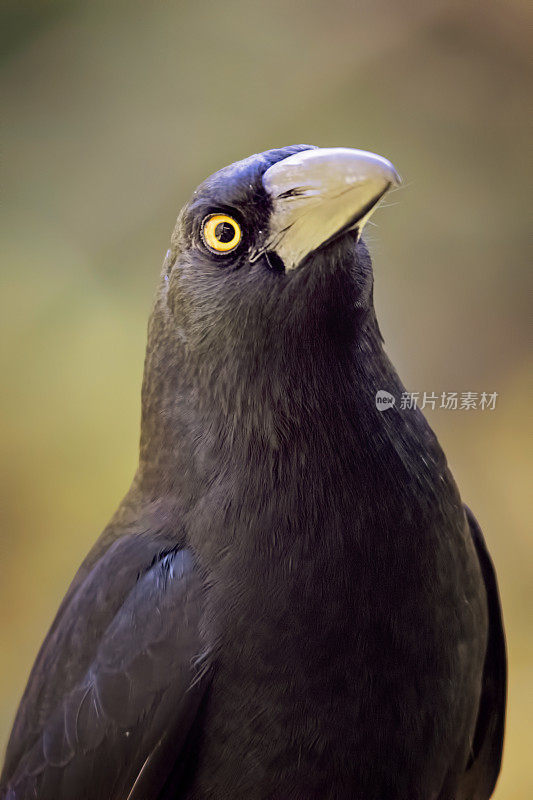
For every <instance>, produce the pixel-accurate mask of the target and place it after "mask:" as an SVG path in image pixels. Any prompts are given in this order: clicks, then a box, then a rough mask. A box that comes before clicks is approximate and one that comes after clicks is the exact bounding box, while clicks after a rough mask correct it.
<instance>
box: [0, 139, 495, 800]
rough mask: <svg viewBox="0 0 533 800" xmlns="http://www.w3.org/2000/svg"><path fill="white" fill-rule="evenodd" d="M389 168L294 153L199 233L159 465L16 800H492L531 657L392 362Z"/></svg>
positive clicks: (22, 711)
mask: <svg viewBox="0 0 533 800" xmlns="http://www.w3.org/2000/svg"><path fill="white" fill-rule="evenodd" d="M397 182H398V176H397V174H396V172H395V171H394V168H393V167H392V165H391V164H390V163H389V162H388V161H387V160H386V159H384V158H381V157H379V156H376V155H373V154H371V153H366V152H363V151H359V150H349V149H343V148H338V149H337V148H335V149H315V148H311V147H308V146H304V145H301V146H294V147H286V148H282V149H279V150H270V151H268V152H265V153H261V154H259V155H255V156H252V157H251V158H248V159H245V160H244V161H240V162H238V163H236V164H233V165H231V166H229V167H226V168H225V169H222V170H221V171H220V172H217V173H216V174H215V175H213V176H211V177H210V178H208V179H207V180H206V181H205V182H204V183H202V184H201V185H200V187H199V188H198V189H197V190H196V191H195V192H194V194H193V196H192V198H191V200H190V201H189V203H188V204H187V205H186V206H185V207H184V209H183V210H182V212H181V213H180V215H179V218H178V221H177V224H176V228H175V230H174V233H173V236H172V245H171V249H170V250H169V252H168V254H167V257H166V259H165V262H164V266H163V271H162V276H161V282H160V285H159V290H158V294H157V298H156V301H155V307H154V310H153V313H152V316H151V320H150V324H149V331H148V349H147V355H146V364H145V375H144V384H143V396H142V426H141V427H142V431H141V447H140V460H139V468H138V471H137V473H136V476H135V478H134V481H133V484H132V487H131V489H130V491H129V492H128V494H127V496H126V497H125V499H124V500H123V502H122V503H121V505H120V507H119V509H118V511H117V513H116V515H115V516H114V518H113V519H112V520H111V522H110V524H109V525H108V527H107V528H106V529H105V531H104V532H103V534H102V536H101V537H100V539H99V540H98V541H97V543H96V545H95V546H94V548H93V549H92V550H91V552H90V553H89V555H88V556H87V558H86V559H85V561H84V562H83V564H82V566H81V567H80V569H79V571H78V573H77V575H76V576H75V578H74V580H73V582H72V584H71V586H70V588H69V590H68V592H67V594H66V596H65V599H64V600H63V602H62V604H61V607H60V609H59V611H58V614H57V616H56V618H55V620H54V622H53V624H52V627H51V629H50V631H49V633H48V636H47V637H46V639H45V641H44V644H43V645H42V647H41V650H40V652H39V655H38V656H37V660H36V662H35V666H34V667H33V670H32V672H31V675H30V678H29V682H28V685H27V688H26V691H25V693H24V696H23V698H22V701H21V704H20V708H19V711H18V714H17V717H16V720H15V724H14V727H13V731H12V734H11V739H10V742H9V746H8V749H7V755H6V762H5V767H4V772H3V777H2V787H3V789H2V797H3V798H9V800H14V799H15V798H16V800H26V798H38V799H39V800H126V799H127V800H155V799H156V798H157V799H158V800H163V799H166V800H177V798H180V799H186V800H226V799H227V798H228V799H229V800H231V799H232V798H235V800H241V799H242V800H484V798H488V797H490V795H491V793H492V791H493V788H494V785H495V782H496V779H497V776H498V772H499V769H500V759H501V751H502V740H503V728H504V715H505V694H506V655H505V643H504V634H503V628H502V619H501V612H500V604H499V599H498V589H497V584H496V577H495V574H494V570H493V567H492V564H491V561H490V558H489V555H488V553H487V549H486V547H485V543H484V540H483V536H482V533H481V531H480V529H479V526H478V525H477V523H476V521H475V519H474V517H473V516H472V514H471V513H470V511H469V510H468V509H467V508H465V506H463V503H462V501H461V498H460V496H459V492H458V490H457V487H456V485H455V483H454V480H453V478H452V476H451V474H450V471H449V469H448V467H447V465H446V460H445V458H444V455H443V453H442V451H441V449H440V447H439V445H438V443H437V441H436V438H435V436H434V435H433V433H432V431H431V430H430V428H429V426H428V424H427V422H426V421H425V419H424V417H423V415H422V414H421V412H420V411H419V410H417V409H402V408H400V407H399V404H398V403H397V404H396V405H395V406H394V407H388V408H387V410H381V408H378V407H377V404H376V393H377V392H378V391H380V390H384V391H386V392H389V393H390V394H392V395H394V396H395V397H396V398H398V397H399V396H400V394H401V392H402V391H403V386H402V384H401V382H400V380H399V378H398V376H397V375H396V372H395V371H394V368H393V367H392V365H391V363H390V362H389V360H388V358H387V356H386V355H385V353H384V350H383V346H382V339H381V336H380V332H379V328H378V324H377V321H376V317H375V313H374V308H373V302H372V266H371V261H370V257H369V255H368V252H367V249H366V247H365V245H364V243H363V241H362V239H361V238H360V234H361V230H362V228H363V225H364V223H365V222H366V220H367V219H368V217H369V216H370V214H371V213H372V212H373V211H374V209H375V207H376V205H377V204H378V202H379V200H380V199H381V197H382V196H383V195H384V194H385V193H386V192H387V190H388V189H389V187H391V186H393V185H394V184H396V183H397Z"/></svg>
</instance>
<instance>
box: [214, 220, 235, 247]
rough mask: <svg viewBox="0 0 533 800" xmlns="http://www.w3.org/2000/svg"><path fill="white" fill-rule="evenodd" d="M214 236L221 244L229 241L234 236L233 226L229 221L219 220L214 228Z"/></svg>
mask: <svg viewBox="0 0 533 800" xmlns="http://www.w3.org/2000/svg"><path fill="white" fill-rule="evenodd" d="M215 237H216V238H217V239H218V241H219V242H222V243H223V244H226V243H227V242H231V240H232V239H233V238H234V237H235V227H234V226H233V225H232V224H231V222H219V223H218V225H217V226H216V228H215Z"/></svg>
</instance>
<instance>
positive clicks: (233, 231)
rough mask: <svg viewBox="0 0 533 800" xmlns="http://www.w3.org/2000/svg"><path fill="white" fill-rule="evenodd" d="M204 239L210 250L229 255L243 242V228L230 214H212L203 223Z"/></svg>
mask: <svg viewBox="0 0 533 800" xmlns="http://www.w3.org/2000/svg"><path fill="white" fill-rule="evenodd" d="M202 238H203V240H204V242H205V244H206V245H207V246H208V247H209V249H210V250H214V251H215V252H216V253H229V252H230V251H231V250H235V248H236V247H237V245H238V244H239V242H240V241H241V238H242V232H241V226H240V225H239V223H238V222H237V221H236V220H234V219H233V217H230V216H228V214H211V216H210V217H207V218H206V219H205V220H204V222H203V225H202Z"/></svg>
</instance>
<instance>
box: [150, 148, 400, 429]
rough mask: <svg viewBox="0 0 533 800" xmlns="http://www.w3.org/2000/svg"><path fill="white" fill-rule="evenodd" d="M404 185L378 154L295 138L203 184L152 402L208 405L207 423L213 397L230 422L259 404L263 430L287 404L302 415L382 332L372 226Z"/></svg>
mask: <svg viewBox="0 0 533 800" xmlns="http://www.w3.org/2000/svg"><path fill="white" fill-rule="evenodd" d="M398 183H399V177H398V174H397V173H396V171H395V169H394V167H393V166H392V164H391V163H390V162H389V161H388V160H387V159H385V158H382V157H381V156H378V155H375V154H373V153H368V152H365V151H361V150H353V149H347V148H324V149H322V148H315V147H310V146H308V145H296V146H292V147H285V148H282V149H277V150H269V151H266V152H264V153H260V154H257V155H254V156H251V157H250V158H247V159H244V160H242V161H238V162H236V163H234V164H232V165H230V166H227V167H225V168H224V169H221V170H220V171H219V172H216V173H215V174H213V175H211V176H210V177H209V178H207V179H206V180H205V181H204V182H203V183H202V184H200V186H199V187H198V188H197V189H196V191H195V192H194V193H193V195H192V197H191V198H190V200H189V202H188V203H187V204H186V205H185V206H184V208H183V209H182V211H181V213H180V215H179V217H178V220H177V223H176V227H175V230H174V233H173V236H172V246H171V249H170V250H169V252H168V254H167V258H166V260H165V263H164V266H163V272H162V277H161V284H160V289H159V293H158V296H157V300H156V305H155V309H154V313H153V315H152V321H151V325H150V331H149V342H148V353H147V362H146V369H145V385H144V398H143V406H144V407H145V408H146V407H148V408H149V409H150V408H152V409H153V408H159V417H160V418H161V416H164V417H165V418H171V417H172V416H173V414H172V413H171V412H170V411H169V407H170V406H171V405H172V404H174V405H175V403H176V397H181V398H184V397H185V398H187V402H188V403H189V406H190V407H192V406H194V407H195V408H200V407H201V406H202V403H206V404H209V406H210V411H209V414H208V415H207V416H208V417H209V418H210V419H212V418H213V413H212V406H214V405H215V406H217V407H218V408H220V409H221V411H222V413H223V414H224V415H225V420H226V421H227V420H230V421H231V420H232V419H234V418H235V417H236V416H239V414H240V412H243V410H246V409H247V410H248V411H250V409H252V410H253V412H254V413H255V415H256V417H257V419H258V420H259V422H258V424H264V420H265V419H268V417H269V414H271V413H275V412H274V411H273V409H275V408H277V409H278V410H279V409H280V408H282V406H283V405H284V403H289V404H291V403H292V410H293V412H294V413H296V411H295V409H296V408H297V407H298V405H300V406H301V405H302V403H304V402H308V400H305V401H304V399H303V398H304V397H307V398H308V399H309V398H310V397H311V395H312V391H314V392H315V394H319V393H321V392H322V393H324V390H325V389H324V387H322V388H321V387H320V386H319V385H318V384H319V383H320V380H322V378H323V382H325V383H328V384H330V385H331V386H333V385H335V381H334V380H333V379H332V376H333V375H334V373H335V372H336V371H338V370H339V369H340V370H341V371H342V369H343V366H344V365H346V364H348V363H349V362H350V361H351V359H352V354H353V353H352V351H353V349H354V348H359V349H364V348H365V346H366V345H365V341H366V340H367V339H368V338H369V336H370V337H371V338H372V337H374V338H375V339H379V331H378V329H377V323H376V322H375V317H374V312H373V306H372V267H371V261H370V257H369V255H368V251H367V249H366V247H365V245H364V242H363V241H362V239H361V232H362V230H363V227H364V225H365V223H366V222H367V221H368V219H369V218H370V216H371V214H372V213H373V211H374V210H375V209H376V207H377V205H378V203H379V201H380V200H381V198H382V197H383V196H384V195H385V193H386V192H387V191H388V190H389V189H390V188H391V187H393V186H395V185H397V184H398ZM310 380H311V382H314V384H315V386H314V389H313V390H312V391H311V390H310V389H309V385H308V384H309V381H310ZM341 382H342V379H341ZM252 386H253V387H254V388H253V389H252V388H251V387H252ZM258 398H262V400H261V402H260V401H259V399H258ZM298 398H299V399H298ZM161 409H164V412H163V413H162V411H161ZM236 409H237V410H236ZM265 409H266V410H265ZM238 410H240V411H238ZM300 411H301V409H300ZM149 416H150V414H145V417H146V419H148V418H149ZM285 416H286V415H285ZM248 423H250V419H249V418H248ZM250 424H253V423H250ZM236 425H237V423H235V426H236ZM144 427H145V428H146V427H147V424H145V425H144ZM150 435H151V434H150ZM144 438H145V440H146V439H147V437H146V436H145V437H144Z"/></svg>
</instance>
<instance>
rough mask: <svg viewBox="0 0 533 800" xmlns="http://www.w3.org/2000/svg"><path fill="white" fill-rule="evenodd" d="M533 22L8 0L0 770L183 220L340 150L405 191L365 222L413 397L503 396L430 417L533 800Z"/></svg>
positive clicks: (506, 787) (121, 452)
mask: <svg viewBox="0 0 533 800" xmlns="http://www.w3.org/2000/svg"><path fill="white" fill-rule="evenodd" d="M526 14H527V11H526V4H525V2H522V0H507V1H506V2H505V3H504V2H503V0H502V2H485V3H482V2H475V3H474V2H464V0H463V1H462V2H455V0H440V1H437V2H426V3H424V2H398V1H397V0H396V2H395V0H372V1H370V0H365V1H364V2H357V3H351V2H347V0H346V1H345V0H329V2H325V1H324V0H321V1H320V2H319V0H315V1H313V0H311V1H310V2H305V3H304V2H299V3H290V4H289V5H287V4H286V3H285V2H282V0H275V1H274V2H269V3H267V4H264V5H263V4H255V3H251V2H246V0H226V2H224V3H213V2H211V3H209V2H198V1H197V2H194V3H193V2H182V3H180V2H137V1H135V0H128V2H120V1H118V2H117V1H115V2H105V3H104V2H97V1H94V2H90V3H81V2H28V1H27V0H11V2H7V3H6V2H4V3H3V25H2V30H3V32H2V37H3V39H4V41H3V44H4V47H3V56H2V64H1V84H2V91H3V96H4V126H3V137H2V138H3V144H2V149H3V185H4V197H3V215H2V217H3V219H2V226H3V233H2V240H3V242H4V257H3V266H2V272H1V282H2V286H1V297H2V309H1V314H0V325H1V328H2V333H1V343H2V356H1V358H2V361H1V365H0V369H1V375H2V388H3V390H4V391H3V393H2V395H3V397H2V402H3V411H2V416H1V422H0V430H1V437H2V444H3V452H4V460H3V464H4V474H3V479H2V482H1V484H2V488H3V489H4V490H5V497H4V500H3V502H2V515H3V524H2V553H1V558H2V560H1V566H2V571H1V576H2V577H1V597H0V615H1V618H0V628H1V631H2V635H3V637H4V642H3V644H2V658H1V661H0V747H1V749H2V751H3V748H4V747H5V743H6V740H7V736H8V732H9V728H10V725H11V722H12V718H13V715H14V712H15V708H16V705H17V703H18V700H19V697H20V694H21V692H22V689H23V687H24V684H25V681H26V678H27V675H28V671H29V669H30V666H31V664H32V661H33V659H34V657H35V654H36V650H37V648H38V646H39V644H40V642H41V640H42V638H43V636H44V634H45V633H46V630H47V628H48V625H49V624H50V622H51V619H52V617H53V614H54V613H55V610H56V608H57V606H58V603H59V601H60V599H61V597H62V595H63V593H64V592H65V589H66V587H67V585H68V583H69V581H70V579H71V577H72V575H73V573H74V571H75V570H76V568H77V566H78V564H79V562H80V561H81V559H82V557H83V556H84V554H85V553H86V551H87V550H88V548H89V547H90V546H91V543H92V542H93V540H94V539H95V538H96V536H97V535H98V533H99V532H100V530H101V529H102V528H103V527H104V525H105V523H106V521H107V519H108V518H109V516H110V515H111V513H112V512H113V510H114V508H115V506H116V505H117V503H118V501H119V500H120V498H121V496H122V494H123V493H124V492H125V491H126V489H127V487H128V484H129V481H130V479H131V477H132V475H133V472H134V469H135V465H136V454H137V441H138V427H139V412H140V406H139V395H140V385H141V374H142V364H143V356H144V343H145V330H146V321H147V317H148V313H149V310H150V304H151V298H152V295H153V292H154V288H155V285H156V281H157V278H158V274H159V270H160V266H161V262H162V259H163V256H164V253H165V251H166V249H167V243H168V240H169V235H170V232H171V229H172V226H173V223H174V220H175V217H176V214H177V211H178V209H179V208H180V206H181V204H182V203H183V201H184V200H185V199H186V198H187V197H188V195H189V194H190V192H191V191H192V189H193V188H194V187H195V185H196V184H197V183H199V182H200V180H201V179H203V178H204V177H205V176H206V175H207V174H209V173H211V172H213V171H214V170H216V169H218V168H219V167H221V166H223V165H225V164H226V163H229V162H231V161H234V160H236V159H239V158H242V157H244V156H246V155H248V154H250V153H253V152H256V151H259V150H264V149H267V148H270V147H278V146H281V145H285V144H291V143H295V142H309V143H313V144H319V145H322V146H334V145H345V146H350V147H359V148H363V149H368V150H373V151H376V152H378V153H381V154H382V155H386V156H388V157H389V158H391V159H392V161H393V162H394V164H395V165H396V166H397V168H398V169H399V171H400V172H401V174H402V175H403V177H404V188H402V189H400V190H399V191H397V192H395V193H394V194H391V195H390V196H389V198H388V200H387V202H386V203H385V206H384V208H383V209H381V210H380V211H378V213H377V214H376V215H375V217H374V221H375V225H373V226H368V228H367V240H368V241H369V243H370V247H371V251H372V253H373V256H374V265H375V278H376V305H377V310H378V315H379V318H380V321H381V325H382V329H383V332H384V334H385V338H386V341H387V344H388V350H389V353H390V354H391V356H392V358H393V360H394V362H395V363H396V365H397V367H398V369H399V371H400V374H401V375H402V377H403V379H404V382H405V383H406V385H407V386H408V387H409V388H410V389H411V390H413V391H415V390H418V391H436V392H441V391H459V392H462V391H478V392H481V391H489V392H494V391H496V392H498V393H499V397H498V401H497V405H496V409H495V410H494V411H483V412H482V411H468V412H466V411H462V412H461V411H444V410H442V411H438V410H437V411H434V412H432V411H430V412H428V417H429V419H430V422H431V424H432V425H433V427H434V428H435V430H436V432H437V434H438V435H439V438H440V440H441V443H442V444H443V446H444V449H445V451H446V453H447V455H448V459H449V462H450V464H451V467H452V469H453V471H454V474H455V476H456V478H457V481H458V483H459V485H460V487H461V491H462V494H463V498H464V499H465V500H466V501H467V502H468V503H469V504H470V505H471V506H472V507H473V509H474V510H475V513H476V514H477V516H478V518H479V520H480V522H481V524H482V526H483V528H484V530H485V533H486V538H487V541H488V544H489V546H490V549H491V552H492V554H493V557H494V560H495V562H496V565H497V567H498V573H499V578H500V587H501V594H502V599H503V607H504V612H505V620H506V626H507V633H508V646H509V657H510V690H509V713H508V732H507V739H506V748H505V756H504V766H503V772H502V776H501V780H500V783H499V786H498V789H497V791H496V795H495V796H496V798H497V799H498V800H511V798H512V799H513V800H514V799H515V798H516V799H517V800H518V798H520V799H522V798H526V797H530V796H533V793H532V781H531V766H530V762H531V755H530V748H531V734H530V723H531V720H532V719H533V703H532V697H531V695H532V692H531V687H532V667H533V647H532V640H531V636H530V631H529V628H530V625H531V600H532V591H531V568H530V565H531V559H532V554H533V543H532V538H531V535H530V533H529V531H528V526H527V517H528V511H529V508H528V500H529V494H530V491H528V489H529V482H528V480H527V479H528V472H529V462H528V460H526V435H525V434H526V430H527V429H528V422H527V420H528V419H529V418H530V415H529V414H528V410H529V408H528V407H529V405H530V403H531V396H530V395H529V396H528V394H527V384H528V381H527V377H528V375H530V374H531V373H530V370H529V369H528V367H530V364H531V362H530V351H529V350H528V348H527V344H526V341H527V340H526V312H527V310H528V307H529V300H528V298H527V281H528V277H529V270H528V262H527V259H526V189H527V188H528V186H529V182H530V180H531V173H529V174H528V160H527V157H526V153H527V139H526V114H525V112H526V108H527V100H528V88H529V86H531V81H530V80H529V79H528V69H527V59H526V53H527V45H528V22H530V19H529V20H528V17H527V16H526ZM530 388H531V386H530ZM529 430H530V427H529Z"/></svg>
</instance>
